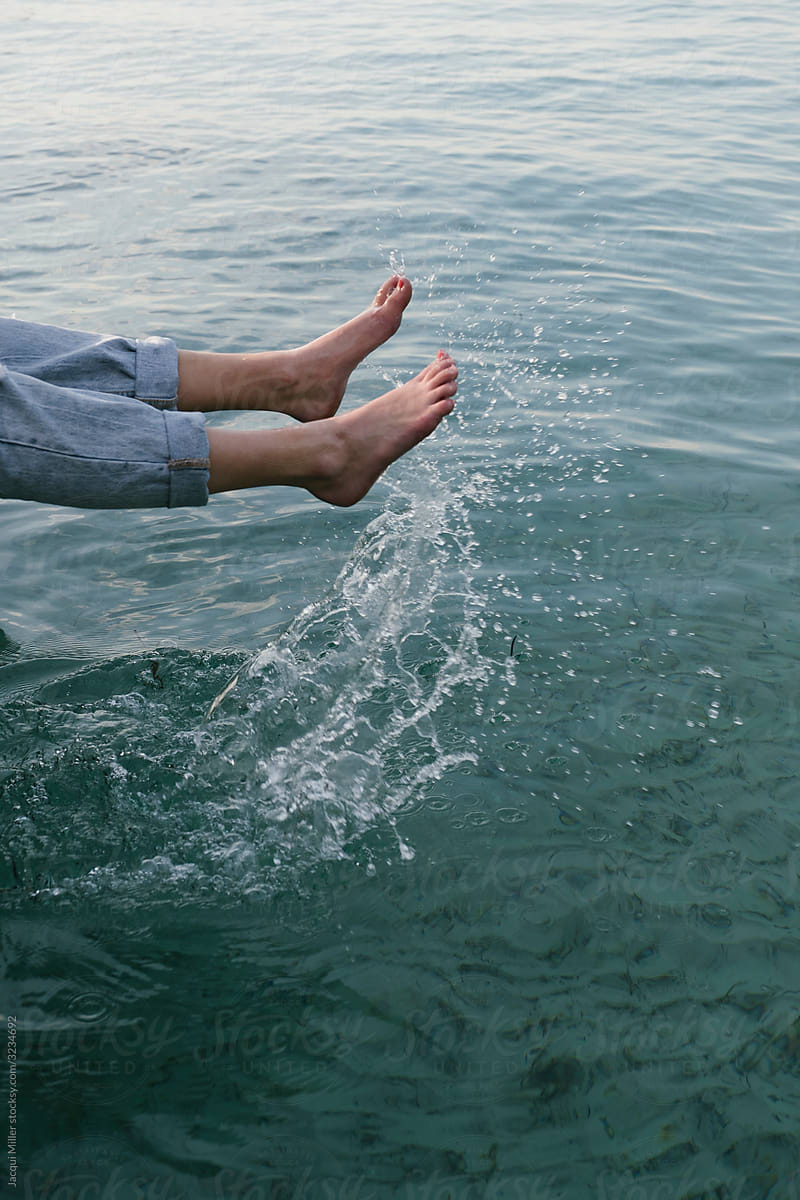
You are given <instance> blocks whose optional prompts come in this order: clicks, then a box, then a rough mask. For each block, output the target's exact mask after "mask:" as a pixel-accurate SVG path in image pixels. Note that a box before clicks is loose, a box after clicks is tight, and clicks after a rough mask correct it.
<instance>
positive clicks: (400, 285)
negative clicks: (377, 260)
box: [375, 275, 413, 312]
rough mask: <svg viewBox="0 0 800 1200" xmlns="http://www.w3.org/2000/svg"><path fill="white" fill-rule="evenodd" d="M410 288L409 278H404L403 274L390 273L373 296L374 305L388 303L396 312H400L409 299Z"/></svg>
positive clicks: (380, 306)
mask: <svg viewBox="0 0 800 1200" xmlns="http://www.w3.org/2000/svg"><path fill="white" fill-rule="evenodd" d="M412 290H413V289H412V287H411V280H410V279H406V278H405V276H404V275H392V277H391V279H387V280H386V283H384V285H383V287H382V288H380V290H379V292H378V294H377V296H376V297H375V305H376V307H377V308H383V306H384V305H388V306H389V307H390V308H393V309H395V310H396V311H397V312H402V311H403V309H404V308H405V307H406V305H407V304H408V302H409V300H410V299H411V292H412Z"/></svg>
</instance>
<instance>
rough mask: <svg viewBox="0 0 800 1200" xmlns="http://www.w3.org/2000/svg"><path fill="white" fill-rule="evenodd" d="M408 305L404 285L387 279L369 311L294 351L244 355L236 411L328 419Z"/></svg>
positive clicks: (408, 293)
mask: <svg viewBox="0 0 800 1200" xmlns="http://www.w3.org/2000/svg"><path fill="white" fill-rule="evenodd" d="M410 299H411V284H410V282H409V280H408V279H404V278H403V277H402V276H400V275H393V276H392V277H391V279H387V281H386V283H384V285H383V287H382V288H381V289H380V291H379V292H378V294H377V296H376V297H375V299H374V301H373V302H372V304H371V305H370V307H369V308H367V309H365V310H364V312H362V313H359V315H358V316H357V317H353V319H352V321H348V322H347V323H346V324H344V325H340V326H339V327H338V329H333V330H331V332H330V333H326V334H324V335H323V336H322V337H319V338H317V339H316V340H315V341H313V342H308V344H307V345H305V346H301V347H300V348H299V349H297V350H282V351H270V352H267V353H266V354H263V355H260V354H247V355H244V356H243V357H242V363H241V366H242V378H241V379H240V381H239V386H238V389H237V390H238V392H239V401H240V402H239V403H238V404H237V405H236V407H241V408H262V409H268V410H270V411H272V412H282V413H286V414H287V415H288V416H290V417H294V418H295V419H296V420H298V421H319V420H322V419H323V418H325V417H332V416H333V414H334V413H335V412H336V410H337V409H338V407H339V405H340V404H341V401H342V396H343V395H344V392H345V388H346V387H347V381H348V379H349V378H350V375H351V373H352V372H353V371H354V370H355V368H356V367H357V366H358V364H359V363H360V362H361V361H362V359H364V358H366V356H367V355H368V354H370V353H371V352H372V351H373V350H375V349H377V347H378V346H380V345H382V344H383V342H385V341H388V339H389V338H390V337H391V336H392V334H393V333H396V332H397V330H398V329H399V327H400V322H401V320H402V318H403V312H404V310H405V308H406V306H407V304H408V302H409V300H410Z"/></svg>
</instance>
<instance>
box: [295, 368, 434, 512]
mask: <svg viewBox="0 0 800 1200" xmlns="http://www.w3.org/2000/svg"><path fill="white" fill-rule="evenodd" d="M457 379H458V368H457V367H456V364H455V363H454V362H453V359H452V358H451V357H450V355H449V354H444V353H443V352H442V351H440V352H439V354H438V356H437V357H436V358H435V359H434V360H433V362H432V363H429V365H428V366H427V367H425V369H424V370H423V371H420V373H419V375H417V377H416V379H412V380H410V382H409V383H404V384H402V385H401V386H400V387H398V388H395V389H394V391H391V392H387V393H386V394H385V395H383V396H379V397H378V398H377V399H376V400H372V401H370V403H369V404H365V405H363V406H362V407H361V408H356V409H353V410H352V411H351V412H347V413H342V414H340V415H339V416H335V417H333V418H331V419H330V421H328V422H325V426H326V428H325V429H324V432H325V433H326V434H330V439H329V440H328V439H326V443H327V444H326V447H325V449H324V450H323V451H322V454H321V458H320V466H321V473H320V474H319V475H317V476H315V477H312V478H310V479H308V480H306V481H305V484H304V486H305V487H306V488H307V489H308V491H310V492H311V493H312V494H313V495H314V496H317V497H318V498H319V499H320V500H326V501H327V502H328V503H329V504H336V505H341V506H345V507H347V506H349V505H351V504H355V503H356V502H357V501H358V500H360V499H361V498H362V496H365V495H366V493H367V492H368V491H369V489H370V488H371V487H372V485H373V483H375V481H376V479H378V477H379V476H380V475H382V474H383V472H384V471H385V470H386V468H387V467H388V466H389V464H390V463H393V462H394V461H395V459H397V458H399V457H400V456H401V455H402V454H405V453H406V451H407V450H410V449H411V448H412V446H416V445H417V443H418V442H421V441H422V439H423V438H426V437H427V436H428V434H429V433H432V432H433V430H434V429H435V428H436V426H437V425H438V424H439V422H440V421H441V419H442V417H445V416H446V415H447V414H448V413H449V412H452V410H453V405H454V399H453V397H454V396H455V394H456V391H457V390H458V384H457V382H456V381H457ZM320 433H323V428H321V429H320Z"/></svg>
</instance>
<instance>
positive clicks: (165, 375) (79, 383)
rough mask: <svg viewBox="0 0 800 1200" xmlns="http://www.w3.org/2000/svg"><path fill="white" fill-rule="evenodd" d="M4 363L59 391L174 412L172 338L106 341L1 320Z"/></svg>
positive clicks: (175, 375)
mask: <svg viewBox="0 0 800 1200" xmlns="http://www.w3.org/2000/svg"><path fill="white" fill-rule="evenodd" d="M0 363H3V364H4V365H5V366H6V367H7V368H8V369H9V370H10V371H13V372H16V373H18V374H20V375H30V376H31V377H32V378H34V379H40V380H42V382H44V383H50V384H55V385H56V386H58V387H65V388H80V389H83V390H85V391H89V392H102V393H103V394H104V395H106V396H129V397H131V398H135V399H137V400H144V401H145V402H146V403H147V404H152V405H154V406H155V407H156V408H174V407H175V404H176V400H177V394H178V352H177V350H176V348H175V343H174V342H172V341H170V340H169V338H162V337H148V338H126V337H103V336H101V335H100V334H97V333H81V332H78V331H77V330H74V329H61V328H59V327H58V326H56V325H40V324H36V323H34V322H30V321H15V320H8V319H5V318H0Z"/></svg>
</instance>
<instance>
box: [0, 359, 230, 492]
mask: <svg viewBox="0 0 800 1200" xmlns="http://www.w3.org/2000/svg"><path fill="white" fill-rule="evenodd" d="M208 468H209V463H208V440H207V438H206V434H205V429H204V422H203V419H202V417H199V416H197V415H195V414H194V413H178V412H169V411H159V409H158V407H154V406H153V405H151V404H142V403H140V401H139V400H137V399H132V398H130V397H127V396H107V395H102V394H101V393H97V392H91V391H88V390H85V389H78V388H68V387H56V386H54V385H53V384H52V383H48V382H46V381H45V380H42V379H37V378H34V377H33V376H31V375H24V374H20V373H17V372H14V371H9V370H8V369H7V368H6V367H5V366H2V365H0V497H5V498H7V499H17V500H38V501H42V502H45V503H50V504H66V505H71V506H74V507H77V508H148V507H160V506H166V507H169V508H173V507H176V506H178V505H185V504H206V503H207V501H208Z"/></svg>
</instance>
